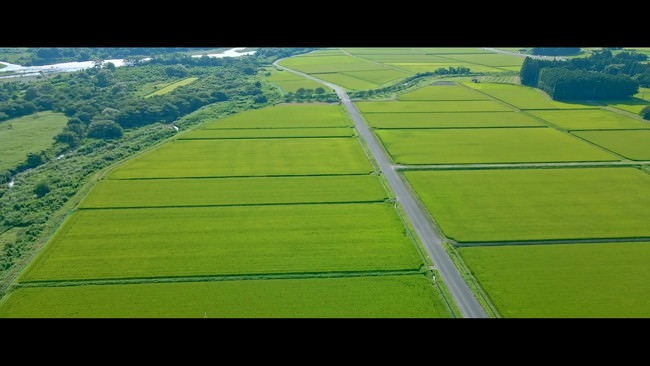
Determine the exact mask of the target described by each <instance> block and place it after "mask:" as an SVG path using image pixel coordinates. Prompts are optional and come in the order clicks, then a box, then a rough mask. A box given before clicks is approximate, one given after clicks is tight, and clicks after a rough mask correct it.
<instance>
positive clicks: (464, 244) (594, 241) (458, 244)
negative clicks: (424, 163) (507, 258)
mask: <svg viewBox="0 0 650 366" xmlns="http://www.w3.org/2000/svg"><path fill="white" fill-rule="evenodd" d="M630 242H650V237H640V238H595V239H548V240H511V241H482V242H478V241H475V242H453V243H452V245H453V246H455V247H480V246H503V245H539V244H599V243H630Z"/></svg>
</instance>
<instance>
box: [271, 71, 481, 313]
mask: <svg viewBox="0 0 650 366" xmlns="http://www.w3.org/2000/svg"><path fill="white" fill-rule="evenodd" d="M280 61H282V60H277V61H275V62H274V63H273V65H275V66H276V67H278V68H281V69H283V70H286V71H289V72H292V73H294V74H297V75H300V76H303V77H306V78H308V79H311V80H314V81H317V82H319V83H321V84H324V85H326V86H328V87H330V88H332V89H334V91H335V92H336V94H337V95H338V97H339V99H340V100H341V102H342V103H343V104H344V105H345V108H346V109H347V111H348V113H349V114H350V116H351V117H352V120H353V121H354V125H355V127H356V128H357V130H358V131H359V134H360V136H361V138H362V139H363V140H364V141H365V143H366V145H367V146H368V148H369V149H370V152H371V153H372V155H373V157H374V158H375V160H376V161H377V164H379V169H380V171H381V173H382V174H383V175H384V177H385V178H386V181H387V182H388V185H389V186H390V188H391V190H392V191H393V193H394V194H395V197H396V199H397V201H398V202H399V203H400V205H401V206H402V209H403V210H404V213H405V214H406V217H407V218H408V220H409V222H410V223H411V225H412V226H413V229H414V230H415V232H416V235H417V236H418V238H419V239H420V241H421V242H422V244H423V245H424V247H425V249H426V250H427V253H428V254H429V257H430V258H431V260H432V261H433V263H434V265H435V268H436V269H437V270H438V273H439V274H440V276H441V277H442V281H443V283H444V284H445V286H446V287H447V289H448V290H449V292H450V293H451V296H452V298H453V300H454V302H455V304H456V306H457V307H458V309H459V310H460V312H461V315H462V316H463V317H464V318H488V315H487V313H486V312H485V309H483V307H482V306H481V304H479V302H478V300H477V299H476V297H475V296H474V293H473V292H472V291H471V290H470V288H469V287H468V286H467V283H466V282H465V280H464V279H463V277H462V276H461V274H460V272H459V271H458V268H457V267H456V265H455V264H454V263H453V262H452V260H451V258H449V255H447V252H446V251H445V248H444V247H443V246H442V239H441V238H440V236H438V233H437V232H436V230H435V229H434V228H433V225H432V223H431V222H430V221H429V219H428V215H427V213H426V212H424V211H423V210H422V209H421V208H420V206H419V205H418V204H417V203H416V200H415V199H414V198H413V196H412V195H411V191H409V190H408V188H407V187H406V185H405V184H404V182H403V181H402V179H401V178H400V177H399V175H398V174H397V171H396V170H395V167H394V166H393V165H392V164H391V163H390V161H389V160H388V158H387V157H386V154H385V153H384V151H383V150H382V148H381V147H380V146H379V143H378V142H377V140H376V139H375V137H374V135H373V134H372V132H370V130H369V129H368V127H367V126H366V124H365V123H364V122H363V120H362V119H361V116H360V115H359V111H358V110H357V108H356V107H355V105H354V104H353V103H352V102H351V101H350V98H349V97H348V95H347V93H346V92H345V91H344V90H343V88H341V87H339V86H338V85H334V84H331V83H329V82H326V81H323V80H320V79H317V78H315V77H313V76H311V75H307V74H304V73H301V72H299V71H295V70H292V69H288V68H286V67H284V66H280V65H278V62H280Z"/></svg>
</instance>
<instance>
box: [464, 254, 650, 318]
mask: <svg viewBox="0 0 650 366" xmlns="http://www.w3.org/2000/svg"><path fill="white" fill-rule="evenodd" d="M458 252H459V253H460V255H461V257H462V258H463V261H464V262H465V264H466V265H467V266H468V267H470V268H471V269H472V273H473V274H474V277H475V278H476V279H477V280H478V282H479V284H480V285H481V287H482V288H483V289H484V290H485V291H486V292H487V293H488V294H489V296H490V299H491V301H492V302H493V304H494V305H495V306H496V308H497V310H498V311H499V313H500V314H501V316H502V317H504V318H648V317H650V308H649V307H648V303H649V302H650V282H649V281H648V280H647V279H648V277H650V267H649V266H648V265H647V264H648V262H650V242H621V243H585V244H577V243H575V244H553V245H526V246H516V245H505V246H484V247H460V248H458Z"/></svg>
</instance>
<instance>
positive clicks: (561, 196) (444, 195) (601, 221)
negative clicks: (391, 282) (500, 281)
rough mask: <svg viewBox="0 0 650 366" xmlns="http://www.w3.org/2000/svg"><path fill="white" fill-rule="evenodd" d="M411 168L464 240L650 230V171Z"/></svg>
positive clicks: (428, 200)
mask: <svg viewBox="0 0 650 366" xmlns="http://www.w3.org/2000/svg"><path fill="white" fill-rule="evenodd" d="M403 174H404V176H405V177H406V178H407V179H408V181H409V182H410V184H411V185H412V187H413V189H415V191H416V192H418V194H419V196H420V198H421V200H422V202H423V203H424V205H426V207H427V208H428V210H429V212H431V214H432V215H433V217H434V219H435V220H436V222H437V223H438V225H439V226H440V227H441V229H442V231H443V232H444V234H445V235H446V236H447V237H448V238H450V239H453V240H455V241H458V242H503V241H524V240H560V239H607V238H634V237H642V238H647V237H650V226H648V222H650V221H649V219H650V195H648V188H649V187H650V176H649V175H648V174H646V173H644V172H642V171H641V170H639V169H636V168H616V167H614V168H609V167H598V168H556V169H487V170H429V171H425V170H421V171H404V172H403Z"/></svg>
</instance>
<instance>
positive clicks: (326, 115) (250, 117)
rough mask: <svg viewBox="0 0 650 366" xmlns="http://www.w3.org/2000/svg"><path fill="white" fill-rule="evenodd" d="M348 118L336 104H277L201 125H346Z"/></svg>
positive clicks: (293, 126)
mask: <svg viewBox="0 0 650 366" xmlns="http://www.w3.org/2000/svg"><path fill="white" fill-rule="evenodd" d="M350 126H352V121H351V120H350V117H349V115H348V114H347V112H344V111H343V109H342V107H341V106H340V105H338V104H280V105H275V106H271V107H266V108H260V109H251V110H247V111H244V112H240V113H236V114H233V115H230V116H227V117H224V118H222V119H219V120H216V121H214V122H211V123H208V124H206V125H204V126H202V127H201V129H221V128H226V129H230V128H297V127H350Z"/></svg>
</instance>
